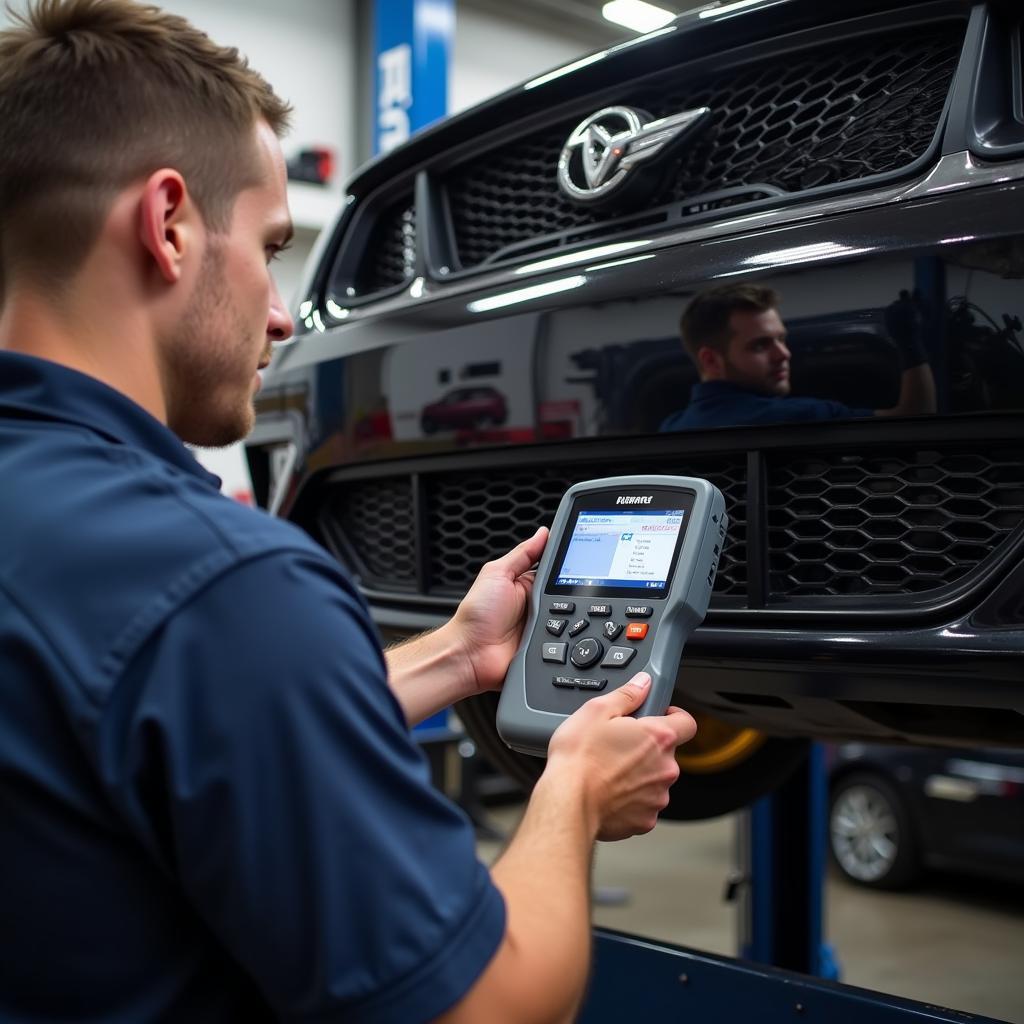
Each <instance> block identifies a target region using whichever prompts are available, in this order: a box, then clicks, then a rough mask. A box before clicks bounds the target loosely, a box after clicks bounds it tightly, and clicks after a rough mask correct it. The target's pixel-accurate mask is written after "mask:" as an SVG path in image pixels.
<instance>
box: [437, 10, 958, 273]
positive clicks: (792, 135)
mask: <svg viewBox="0 0 1024 1024" xmlns="http://www.w3.org/2000/svg"><path fill="white" fill-rule="evenodd" d="M963 35H964V27H963V22H960V21H957V22H950V23H947V24H942V25H938V26H930V27H928V28H927V29H924V30H917V31H914V32H912V33H910V32H906V31H904V32H894V33H890V34H887V35H885V36H870V37H863V38H859V39H851V40H848V41H847V42H845V43H843V44H842V45H835V46H831V47H829V48H822V49H817V50H814V51H812V52H805V53H804V54H803V55H801V54H786V55H784V56H778V57H774V58H771V59H767V60H764V61H761V62H758V63H756V64H752V65H748V66H744V67H740V68H738V69H733V70H729V71H723V72H720V73H717V74H715V75H713V76H711V77H705V78H697V79H693V78H688V77H687V75H686V72H685V70H684V69H682V68H676V69H673V70H671V71H668V72H663V73H661V74H659V75H657V76H654V77H652V78H650V79H648V80H647V81H646V82H645V83H644V84H642V85H639V86H637V87H634V88H631V89H626V90H624V92H623V93H622V94H621V95H617V96H616V97H615V98H614V100H613V101H610V102H614V103H616V104H623V105H627V106H633V107H637V108H639V109H642V110H645V111H647V112H648V113H650V114H652V115H653V116H654V117H656V118H657V117H665V116H667V115H669V114H674V113H677V112H679V111H682V110H687V109H692V108H694V107H700V106H708V107H710V108H711V114H710V118H709V120H710V124H709V127H708V128H707V129H706V130H705V131H703V133H702V134H700V135H699V136H698V137H697V139H696V140H695V142H694V143H693V144H692V145H689V146H687V147H685V150H684V151H683V152H682V154H681V155H679V156H678V157H676V159H675V160H674V162H668V163H667V165H666V169H665V171H666V177H665V182H664V184H663V185H662V187H661V189H660V191H658V192H656V193H655V195H654V196H653V197H652V198H651V200H650V202H649V203H648V204H647V205H646V208H645V215H644V216H643V217H642V218H641V219H642V220H643V221H644V223H646V224H647V225H650V224H651V218H650V211H652V210H655V209H659V208H664V216H663V218H662V221H663V223H666V224H667V223H669V222H672V221H678V220H680V219H685V218H687V217H690V216H693V215H696V214H705V213H707V212H708V211H709V210H714V209H717V208H719V207H722V206H726V205H735V204H737V203H744V202H748V201H752V200H758V199H763V198H765V197H771V196H779V195H780V194H785V195H794V194H799V193H802V192H805V191H807V190H808V189H812V188H816V187H819V186H826V185H840V184H842V183H850V182H855V181H857V180H859V179H864V178H868V177H871V176H873V175H879V174H887V173H891V172H898V171H900V170H902V169H905V168H907V167H908V166H910V165H912V164H914V163H915V162H916V161H917V160H918V159H920V158H921V157H923V156H924V155H925V154H926V152H927V151H928V149H929V146H930V145H931V143H932V141H933V139H934V138H935V135H936V131H937V129H938V127H939V119H940V117H941V114H942V110H943V107H944V104H945V102H946V96H947V93H948V91H949V86H950V82H951V80H952V76H953V72H954V71H955V69H956V65H957V61H958V58H959V54H960V49H961V45H962V42H963ZM589 112H590V111H589V110H588V111H581V112H580V114H581V115H585V114H586V113H589ZM579 120H580V116H576V117H573V118H571V119H566V120H564V121H562V122H560V123H559V124H556V125H552V126H550V127H547V128H542V129H540V130H537V131H535V132H531V134H529V135H528V136H523V137H519V138H515V137H513V138H511V139H506V140H504V141H503V143H502V146H501V149H500V150H498V151H493V152H487V153H485V154H483V155H480V156H477V157H475V158H473V159H472V160H470V161H468V162H466V163H464V164H462V165H460V166H458V167H456V168H454V169H453V170H452V171H451V172H449V174H448V176H447V180H446V188H447V196H448V203H449V207H450V210H451V215H452V223H453V227H454V233H455V245H456V249H457V252H458V258H459V261H460V264H461V267H462V268H463V269H469V268H473V267H476V266H479V265H481V264H484V263H486V262H488V261H494V260H496V259H499V258H501V257H502V256H503V255H505V254H506V253H507V251H508V250H509V249H510V247H517V249H518V250H519V252H520V253H522V252H524V251H538V250H541V249H545V248H551V247H553V246H555V245H565V244H571V242H572V241H573V240H579V239H582V238H587V237H596V236H598V235H600V234H601V233H602V230H601V229H602V225H603V226H604V228H605V229H606V231H605V233H611V232H614V231H618V230H623V229H625V228H626V227H628V226H630V224H629V223H626V222H624V221H622V220H621V219H616V220H615V221H612V222H609V220H608V218H609V214H608V213H607V212H604V213H602V212H596V211H594V210H591V209H585V208H580V207H578V206H574V205H573V204H572V203H570V202H569V201H568V200H567V199H566V198H565V197H564V196H563V195H562V194H561V192H560V191H559V189H558V186H557V182H556V175H555V172H556V166H557V163H558V157H559V153H560V152H561V148H562V146H563V144H564V142H565V140H566V139H567V138H568V136H569V134H570V132H571V131H572V130H573V128H574V127H575V126H576V124H578V122H579ZM722 192H726V193H727V194H723V195H716V193H722ZM672 204H675V206H673V205H672ZM621 212H622V211H620V213H621ZM634 226H635V225H634ZM538 239H546V243H545V242H543V241H541V242H538V241H537V240H538ZM531 241H533V242H534V243H535V244H532V245H530V244H528V243H530V242H531Z"/></svg>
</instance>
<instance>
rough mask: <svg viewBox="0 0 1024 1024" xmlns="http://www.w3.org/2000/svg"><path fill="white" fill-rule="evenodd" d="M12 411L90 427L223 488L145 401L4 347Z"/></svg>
mask: <svg viewBox="0 0 1024 1024" xmlns="http://www.w3.org/2000/svg"><path fill="white" fill-rule="evenodd" d="M12 413H13V414H15V415H20V416H25V417H29V418H32V419H46V420H53V421H56V422H60V423H72V424H75V425H76V426H80V427H85V428H86V429H87V430H91V431H92V432H93V433H95V434H99V435H101V436H102V437H105V438H106V439H107V440H108V441H113V442H115V443H117V444H125V445H129V446H131V447H134V448H142V449H144V450H145V451H148V452H151V453H152V454H153V455H156V456H157V457H158V458H161V459H163V460H164V461H165V462H169V463H171V464H172V465H174V466H176V467H177V468H178V469H182V470H185V472H187V473H191V474H193V475H194V476H197V477H199V478H200V479H201V480H203V481H204V482H206V483H208V484H209V485H210V486H211V487H214V488H215V489H218V490H219V489H220V478H219V477H217V476H214V474H213V473H210V472H208V471H207V470H206V469H204V468H203V467H202V466H200V465H199V463H198V462H197V461H196V459H195V457H194V456H193V455H192V453H191V452H190V451H189V450H188V448H186V447H185V445H184V444H183V443H182V441H181V439H180V438H179V437H177V435H175V434H174V433H172V432H171V431H170V430H169V429H168V428H167V427H165V426H164V425H163V424H162V423H161V422H160V421H159V420H158V419H156V418H155V417H154V416H151V415H150V414H149V413H148V412H146V410H145V409H143V408H142V406H141V405H138V404H136V403H135V402H133V401H132V400H131V399H130V398H128V397H127V396H126V395H123V394H122V393H121V392H120V391H116V390H115V389H114V388H111V387H109V386H108V385H106V384H104V383H103V382H102V381H99V380H96V378H94V377H89V376H88V375H86V374H84V373H79V372H78V371H77V370H72V369H70V368H68V367H66V366H62V365H61V364H60V363H54V362H51V361H50V360H48V359H38V358H36V357H35V356H28V355H24V354H22V353H20V352H0V415H4V414H6V415H10V414H12Z"/></svg>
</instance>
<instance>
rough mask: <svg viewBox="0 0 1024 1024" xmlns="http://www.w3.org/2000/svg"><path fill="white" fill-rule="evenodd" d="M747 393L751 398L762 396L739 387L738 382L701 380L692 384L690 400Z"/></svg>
mask: <svg viewBox="0 0 1024 1024" xmlns="http://www.w3.org/2000/svg"><path fill="white" fill-rule="evenodd" d="M729 394H732V395H749V396H750V397H752V398H763V397H764V396H763V395H758V394H757V393H756V392H754V391H748V390H747V389H746V388H741V387H740V386H739V385H738V384H733V383H732V381H728V380H701V381H698V382H697V383H696V384H694V385H693V390H692V391H691V393H690V400H691V401H696V400H697V399H700V398H716V397H719V398H720V397H721V396H722V395H729Z"/></svg>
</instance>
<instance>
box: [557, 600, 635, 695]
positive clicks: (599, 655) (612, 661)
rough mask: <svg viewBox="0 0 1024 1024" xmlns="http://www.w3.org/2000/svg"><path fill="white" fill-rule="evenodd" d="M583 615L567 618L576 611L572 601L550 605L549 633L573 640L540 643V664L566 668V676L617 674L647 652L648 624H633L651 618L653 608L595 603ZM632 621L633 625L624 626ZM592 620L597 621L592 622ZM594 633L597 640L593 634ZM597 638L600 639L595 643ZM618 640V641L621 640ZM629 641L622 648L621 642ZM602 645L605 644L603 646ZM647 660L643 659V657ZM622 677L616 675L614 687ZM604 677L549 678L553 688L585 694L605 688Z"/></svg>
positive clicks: (620, 603) (605, 681)
mask: <svg viewBox="0 0 1024 1024" xmlns="http://www.w3.org/2000/svg"><path fill="white" fill-rule="evenodd" d="M584 608H586V609H587V614H586V615H582V614H581V615H580V616H579V617H578V618H576V619H571V618H567V617H566V616H571V615H572V614H573V612H575V610H576V603H575V602H573V601H551V602H550V603H549V609H550V613H551V616H552V617H551V618H549V619H547V620H546V621H545V623H544V626H545V629H546V630H547V632H548V633H550V634H551V635H552V636H555V637H562V636H563V635H564V636H565V637H571V638H573V639H572V640H569V641H568V642H566V641H565V640H560V641H557V642H556V641H553V640H544V641H542V643H541V660H542V661H545V662H548V663H550V664H552V665H567V666H568V667H569V672H573V670H574V669H575V670H580V669H582V670H584V671H586V670H587V669H591V670H593V669H594V666H596V665H599V666H600V668H601V669H611V670H612V672H614V673H617V672H618V670H621V669H624V668H626V666H627V665H629V663H630V662H631V661H633V659H634V658H635V657H636V655H637V653H638V652H639V651H642V650H646V644H645V643H644V641H645V640H647V639H648V638H649V637H650V636H651V625H650V623H648V622H636V621H635V620H636V619H649V618H651V616H652V615H653V614H654V605H651V604H626V603H624V602H618V601H616V602H614V603H613V602H596V603H594V604H591V605H589V606H588V605H584ZM623 619H632V620H634V621H632V622H628V621H627V622H623V621H622V620H623ZM592 620H598V621H594V622H592ZM595 632H596V633H597V636H595V635H594V633H595ZM598 637H600V639H598ZM620 638H621V639H620ZM615 640H620V645H619V646H611V647H608V649H607V650H606V649H605V648H606V645H607V644H608V643H609V642H612V641H615ZM623 640H624V641H628V644H626V645H622V644H621V641H623ZM602 641H604V643H602ZM645 658H646V655H645ZM624 678H625V674H623V675H617V678H616V680H615V684H616V685H617V684H618V683H621V682H623V681H624ZM608 679H609V677H608V676H607V675H605V676H602V677H600V678H597V679H591V678H589V677H588V676H583V675H574V674H573V675H569V674H559V675H555V676H552V678H551V684H552V686H556V687H559V688H561V689H573V690H586V691H589V692H597V691H599V690H604V689H605V688H606V687H607V685H608Z"/></svg>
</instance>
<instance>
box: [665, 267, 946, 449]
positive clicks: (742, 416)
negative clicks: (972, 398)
mask: <svg viewBox="0 0 1024 1024" xmlns="http://www.w3.org/2000/svg"><path fill="white" fill-rule="evenodd" d="M778 310H779V296H778V295H777V294H776V292H775V291H773V290H772V289H771V288H766V287H763V286H761V285H756V284H726V285H720V286H719V287H716V288H708V289H706V290H705V291H703V292H700V293H699V294H697V295H696V296H695V297H694V298H693V299H692V300H691V302H690V304H689V305H688V306H687V307H686V310H685V312H684V313H683V316H682V319H681V321H680V325H679V326H680V333H681V334H682V338H683V348H684V349H685V350H686V352H687V354H688V355H689V356H690V358H691V359H692V360H693V361H694V363H695V365H696V367H697V372H698V374H699V375H700V381H699V382H698V383H697V384H695V385H694V386H693V390H692V391H691V393H690V404H689V405H688V406H687V407H686V408H685V409H683V410H681V411H680V412H675V413H673V414H672V415H671V416H669V417H667V418H666V419H665V421H664V422H663V423H662V425H661V429H662V430H663V431H674V430H699V429H703V428H705V427H728V426H733V425H736V424H741V423H747V424H750V423H757V424H761V423H796V422H806V421H808V420H835V419H855V418H860V417H867V416H914V415H920V414H922V413H929V412H934V411H935V381H934V378H933V377H932V371H931V367H930V366H929V365H928V360H927V357H926V355H925V351H924V346H923V345H922V342H921V332H920V326H919V321H918V317H917V312H916V309H915V307H914V302H913V300H912V299H911V298H910V296H909V295H908V294H907V293H906V292H903V293H901V295H900V298H899V299H898V300H897V301H896V302H894V303H892V304H891V305H890V306H889V307H888V308H887V309H886V311H885V323H886V329H887V330H888V332H889V336H890V337H891V338H892V340H893V342H894V343H895V344H896V346H897V348H898V350H899V353H900V358H901V361H902V366H903V369H902V373H901V376H900V393H899V400H898V401H897V403H896V405H894V406H892V408H889V409H859V408H853V407H851V406H848V405H844V404H843V403H842V402H835V401H832V400H830V399H825V398H809V397H799V398H797V397H793V396H791V395H790V393H789V391H790V383H789V362H790V352H789V348H788V347H787V346H786V325H785V324H784V323H783V322H782V318H781V317H780V316H779V312H778Z"/></svg>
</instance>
